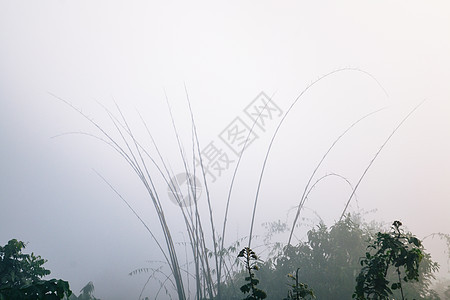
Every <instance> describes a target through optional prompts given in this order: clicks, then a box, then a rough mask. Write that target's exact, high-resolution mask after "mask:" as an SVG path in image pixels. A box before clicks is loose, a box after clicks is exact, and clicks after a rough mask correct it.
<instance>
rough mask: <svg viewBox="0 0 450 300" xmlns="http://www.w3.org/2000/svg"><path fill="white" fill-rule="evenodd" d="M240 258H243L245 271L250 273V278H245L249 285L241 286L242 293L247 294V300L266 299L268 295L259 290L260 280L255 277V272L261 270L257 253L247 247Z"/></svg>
mask: <svg viewBox="0 0 450 300" xmlns="http://www.w3.org/2000/svg"><path fill="white" fill-rule="evenodd" d="M238 257H241V258H243V260H244V264H245V269H246V270H247V272H248V276H247V277H245V281H247V282H248V283H246V284H244V285H243V286H241V292H243V293H244V294H247V293H249V294H248V295H247V297H245V298H244V299H245V300H259V299H265V298H266V297H267V294H266V293H265V292H264V291H263V290H260V289H258V288H257V287H256V286H257V285H258V283H259V280H258V279H257V278H256V277H255V273H254V271H257V270H259V267H258V261H259V259H258V256H257V255H256V253H255V252H254V251H253V250H252V249H250V248H249V247H245V248H244V249H242V250H241V251H240V252H239V254H238Z"/></svg>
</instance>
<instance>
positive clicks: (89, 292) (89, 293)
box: [69, 281, 100, 300]
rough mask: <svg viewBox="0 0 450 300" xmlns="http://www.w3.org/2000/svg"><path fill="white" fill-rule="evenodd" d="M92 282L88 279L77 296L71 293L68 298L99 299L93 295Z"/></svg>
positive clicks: (70, 299) (75, 299)
mask: <svg viewBox="0 0 450 300" xmlns="http://www.w3.org/2000/svg"><path fill="white" fill-rule="evenodd" d="M94 290H95V288H94V284H93V283H92V281H89V282H88V283H87V284H86V285H85V286H84V287H83V288H82V289H81V291H80V293H81V294H80V295H79V296H78V297H77V296H75V295H74V294H72V295H71V296H70V298H69V300H100V299H98V298H95V297H94Z"/></svg>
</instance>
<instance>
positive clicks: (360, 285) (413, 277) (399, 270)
mask: <svg viewBox="0 0 450 300" xmlns="http://www.w3.org/2000/svg"><path fill="white" fill-rule="evenodd" d="M401 226H402V223H401V222H399V221H395V222H394V223H393V225H392V231H391V232H389V233H382V232H378V233H377V236H376V239H375V240H374V241H373V242H372V243H371V244H370V245H369V246H368V249H369V251H367V252H366V255H365V258H364V259H363V260H361V265H362V266H363V268H362V270H361V272H360V274H359V275H358V277H357V278H356V282H357V284H356V287H355V292H354V294H353V298H356V299H389V297H390V296H391V295H392V294H393V292H392V291H394V290H399V291H400V294H401V299H404V298H405V297H404V289H403V286H402V284H403V282H409V281H419V264H420V263H421V261H422V259H423V258H424V253H423V250H422V249H423V247H422V243H421V242H420V241H419V239H417V238H416V237H414V236H412V235H406V234H404V233H403V230H401V229H400V227H401ZM373 251H375V253H374V254H372V252H373ZM390 267H393V268H394V270H395V271H394V272H395V274H396V275H397V278H396V279H395V281H394V282H393V283H391V282H390V280H388V275H389V268H390ZM402 274H403V275H402Z"/></svg>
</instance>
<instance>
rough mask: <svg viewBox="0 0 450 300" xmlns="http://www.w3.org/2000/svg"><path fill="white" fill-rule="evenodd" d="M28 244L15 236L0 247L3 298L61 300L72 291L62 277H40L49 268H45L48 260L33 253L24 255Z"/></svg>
mask: <svg viewBox="0 0 450 300" xmlns="http://www.w3.org/2000/svg"><path fill="white" fill-rule="evenodd" d="M24 248H25V244H24V243H23V242H21V241H17V240H16V239H12V240H10V241H9V242H8V244H6V245H5V246H3V247H1V246H0V300H6V299H30V300H31V299H33V300H34V299H49V300H50V299H62V298H63V297H64V296H66V297H69V296H70V295H71V294H72V291H71V290H70V288H69V283H68V282H67V281H63V280H60V279H59V280H57V279H51V280H42V279H41V278H42V277H44V276H46V275H49V274H50V271H49V270H47V269H45V268H44V267H42V265H43V264H44V263H46V260H45V259H43V258H41V257H40V256H39V255H38V256H35V255H34V253H31V254H24V253H22V249H24Z"/></svg>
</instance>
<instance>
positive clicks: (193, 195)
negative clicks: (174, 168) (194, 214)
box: [167, 173, 202, 207]
mask: <svg viewBox="0 0 450 300" xmlns="http://www.w3.org/2000/svg"><path fill="white" fill-rule="evenodd" d="M167 194H168V195H169V199H170V200H171V201H172V202H173V203H175V204H176V205H177V206H182V207H188V206H191V205H194V203H195V202H194V199H196V200H197V201H198V199H200V196H201V195H202V185H201V183H200V180H198V178H197V177H195V176H194V175H192V174H189V173H179V174H177V175H175V176H173V177H172V178H171V179H170V182H169V186H168V187H167Z"/></svg>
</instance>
